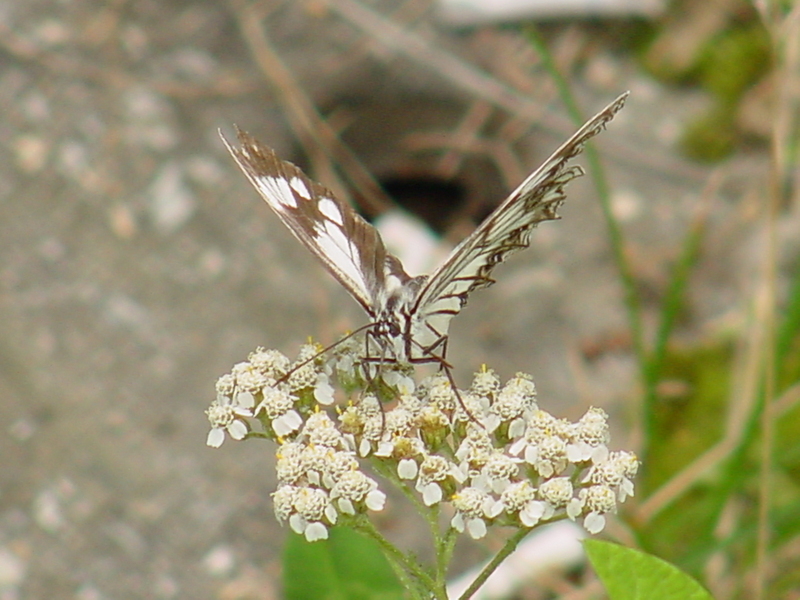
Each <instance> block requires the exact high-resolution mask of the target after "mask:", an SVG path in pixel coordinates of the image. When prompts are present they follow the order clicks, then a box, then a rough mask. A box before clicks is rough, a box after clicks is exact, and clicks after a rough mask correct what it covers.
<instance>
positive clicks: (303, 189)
mask: <svg viewBox="0 0 800 600" xmlns="http://www.w3.org/2000/svg"><path fill="white" fill-rule="evenodd" d="M289 185H290V186H292V189H293V190H294V191H295V192H297V193H298V194H300V196H301V197H302V198H303V199H304V200H311V192H310V191H309V190H308V186H306V184H305V182H303V180H302V179H300V178H299V177H292V180H291V181H290V182H289Z"/></svg>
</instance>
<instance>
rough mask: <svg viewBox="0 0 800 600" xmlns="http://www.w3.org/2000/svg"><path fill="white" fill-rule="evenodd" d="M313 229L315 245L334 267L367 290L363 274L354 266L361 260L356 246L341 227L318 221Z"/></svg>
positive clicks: (329, 222)
mask: <svg viewBox="0 0 800 600" xmlns="http://www.w3.org/2000/svg"><path fill="white" fill-rule="evenodd" d="M314 231H315V233H316V238H315V241H316V243H317V246H319V248H320V250H322V251H323V252H325V255H326V256H327V257H328V258H329V259H330V261H331V262H332V263H333V264H335V265H336V268H337V269H339V270H340V271H341V272H342V273H343V274H344V275H345V276H346V277H349V278H350V279H351V280H352V281H353V282H354V283H355V284H356V285H358V286H359V287H360V288H361V289H363V290H365V291H366V290H369V286H368V285H367V281H366V279H365V278H364V274H363V273H362V272H361V270H360V269H359V268H358V267H357V266H356V265H358V264H360V260H361V256H360V253H359V251H358V248H357V247H356V245H355V243H353V242H352V241H350V240H349V239H348V238H347V236H346V235H345V233H344V231H342V229H341V227H340V226H339V225H337V224H335V223H334V222H332V221H320V222H319V223H317V224H316V225H315V226H314Z"/></svg>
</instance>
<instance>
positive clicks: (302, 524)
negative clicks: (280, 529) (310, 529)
mask: <svg viewBox="0 0 800 600" xmlns="http://www.w3.org/2000/svg"><path fill="white" fill-rule="evenodd" d="M306 525H308V523H307V522H306V520H305V519H304V518H303V517H301V516H300V515H298V514H297V513H294V514H293V515H292V516H291V517H289V527H291V528H292V531H294V532H295V533H299V534H302V533H303V532H304V531H305V530H306Z"/></svg>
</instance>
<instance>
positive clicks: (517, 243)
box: [412, 92, 628, 348]
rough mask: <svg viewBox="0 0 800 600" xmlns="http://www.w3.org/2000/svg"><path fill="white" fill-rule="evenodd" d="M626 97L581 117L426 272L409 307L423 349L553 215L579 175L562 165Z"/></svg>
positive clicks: (577, 170) (579, 171)
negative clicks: (584, 118)
mask: <svg viewBox="0 0 800 600" xmlns="http://www.w3.org/2000/svg"><path fill="white" fill-rule="evenodd" d="M627 97H628V93H627V92H626V93H625V94H623V95H621V96H620V97H619V98H617V99H616V100H614V102H612V103H611V104H609V105H608V106H607V107H606V108H604V109H603V110H602V111H601V112H599V113H598V114H597V115H595V116H594V117H592V118H591V119H590V120H589V121H587V122H586V124H585V125H583V127H581V128H580V129H579V130H578V131H577V132H576V133H575V134H574V135H573V136H572V137H571V138H569V139H568V140H567V141H566V142H564V143H563V144H562V145H561V147H560V148H558V150H556V151H555V152H554V153H553V154H552V155H551V156H550V158H548V159H547V160H546V161H545V162H544V164H543V165H542V166H541V167H539V168H538V169H537V170H536V171H534V172H533V173H531V174H530V175H529V176H528V177H527V178H526V179H525V181H523V182H522V183H521V184H520V185H519V187H518V188H517V189H516V190H514V191H513V192H512V193H511V195H510V196H509V197H508V198H507V199H506V200H505V201H504V202H503V203H502V204H501V205H500V206H499V207H498V208H497V209H496V210H495V211H494V212H493V213H492V214H491V215H489V217H488V218H487V219H486V220H485V221H484V222H483V223H481V225H480V226H479V227H478V228H477V229H476V230H475V231H474V232H473V233H472V234H471V235H470V236H469V237H467V238H466V239H465V240H464V241H462V242H461V244H459V245H458V246H457V247H456V248H455V249H454V250H453V252H451V253H450V256H449V257H448V258H447V260H445V262H444V263H442V265H441V266H439V268H437V269H436V271H434V272H433V273H432V274H431V275H430V277H429V278H428V279H427V281H426V282H425V285H424V286H423V287H422V288H421V289H420V290H419V292H418V294H417V296H416V300H415V302H414V306H413V309H412V313H413V314H415V316H416V327H417V331H416V332H415V335H416V337H417V339H418V342H419V343H420V345H421V346H422V347H423V348H424V347H425V346H426V345H428V344H429V343H433V342H437V341H439V340H441V339H442V338H443V337H444V336H446V335H447V328H448V326H449V321H450V319H451V318H452V317H453V316H454V315H456V314H458V312H459V311H460V310H461V308H462V307H463V306H464V304H465V303H466V301H467V297H468V296H469V294H470V293H471V292H472V291H473V290H476V289H479V288H483V287H487V286H489V285H491V284H492V283H494V280H493V279H492V278H491V273H492V270H493V269H494V267H495V266H496V265H497V264H499V263H501V262H502V261H504V260H505V259H506V258H507V257H508V256H509V255H511V254H513V253H514V252H516V251H518V250H521V249H522V248H526V247H527V246H528V245H529V237H530V233H531V231H532V230H533V228H534V227H536V225H538V224H539V223H540V222H542V221H547V220H551V219H557V218H558V215H557V214H556V211H557V209H558V208H559V206H561V204H562V203H563V201H564V198H565V193H564V186H565V185H566V184H567V183H568V182H569V181H570V180H572V179H574V178H575V177H578V176H580V175H582V174H583V169H581V168H580V167H578V166H573V167H567V163H568V162H569V161H570V160H571V159H572V158H574V157H575V156H577V155H578V154H579V153H580V152H581V151H582V150H583V146H584V144H585V143H586V141H587V140H589V139H591V138H592V137H594V136H595V135H597V134H598V133H600V131H602V130H603V129H604V128H605V125H606V123H608V122H609V121H610V120H611V119H612V118H614V115H615V114H616V113H617V112H618V111H619V110H620V109H621V108H622V106H623V105H624V104H625V100H626V99H627Z"/></svg>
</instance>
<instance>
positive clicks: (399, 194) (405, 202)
mask: <svg viewBox="0 0 800 600" xmlns="http://www.w3.org/2000/svg"><path fill="white" fill-rule="evenodd" d="M381 185H382V186H383V189H384V190H385V191H386V193H387V194H388V195H389V196H390V197H391V198H392V199H393V200H394V201H395V202H397V204H398V205H399V206H401V207H402V208H404V209H405V210H407V211H408V212H410V213H413V214H414V215H416V216H418V217H419V218H420V219H422V220H424V221H425V222H426V223H427V224H428V225H429V226H430V227H431V229H433V230H434V231H435V232H436V233H437V234H439V235H442V234H443V233H444V232H445V231H446V230H447V227H448V225H449V224H450V223H451V220H452V217H453V215H454V214H455V213H457V212H458V211H460V210H461V209H462V208H463V206H464V202H465V200H466V195H467V194H466V190H465V189H464V186H463V185H461V184H460V183H458V182H456V181H446V180H442V179H437V178H435V177H426V176H416V177H394V178H388V179H385V180H383V181H381Z"/></svg>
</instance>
